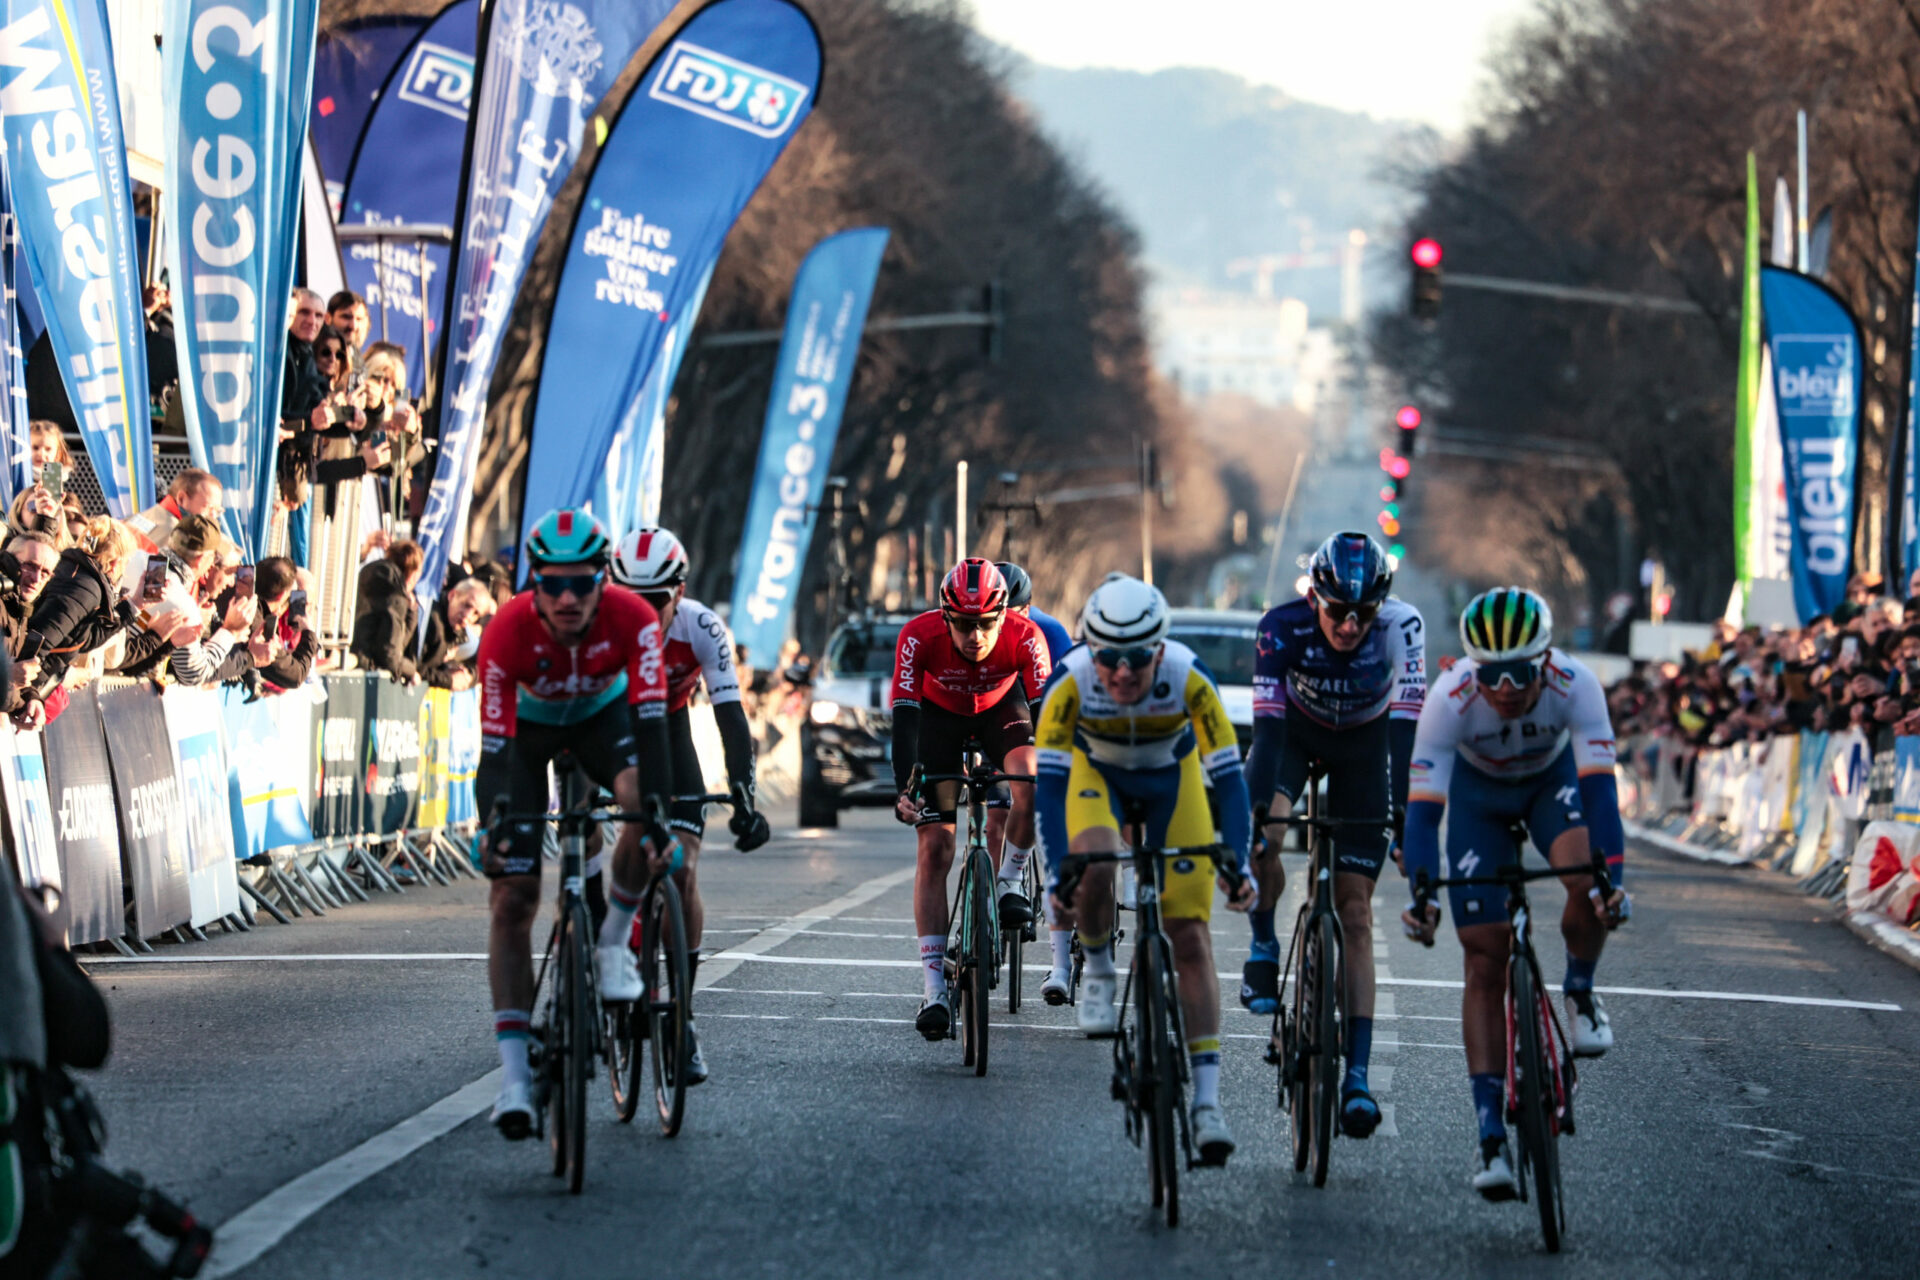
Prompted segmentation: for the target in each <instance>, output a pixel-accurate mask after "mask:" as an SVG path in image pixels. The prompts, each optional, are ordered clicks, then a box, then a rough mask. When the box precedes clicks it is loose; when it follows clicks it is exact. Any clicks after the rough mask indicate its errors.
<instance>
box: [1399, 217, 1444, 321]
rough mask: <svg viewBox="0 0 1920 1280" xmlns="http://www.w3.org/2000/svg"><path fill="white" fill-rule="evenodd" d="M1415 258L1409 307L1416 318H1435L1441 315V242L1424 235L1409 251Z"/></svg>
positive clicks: (1409, 254)
mask: <svg viewBox="0 0 1920 1280" xmlns="http://www.w3.org/2000/svg"><path fill="white" fill-rule="evenodd" d="M1407 256H1408V257H1410V258H1412V259H1413V291H1412V295H1411V298H1410V302H1409V309H1410V310H1411V311H1412V312H1413V318H1414V319H1416V320H1433V319H1436V318H1438V317H1439V315H1440V259H1441V257H1442V256H1443V255H1442V253H1441V250H1440V242H1439V241H1438V240H1435V239H1434V238H1433V237H1431V236H1422V237H1420V238H1419V239H1418V240H1415V241H1414V242H1413V247H1412V248H1411V249H1409V250H1408V251H1407Z"/></svg>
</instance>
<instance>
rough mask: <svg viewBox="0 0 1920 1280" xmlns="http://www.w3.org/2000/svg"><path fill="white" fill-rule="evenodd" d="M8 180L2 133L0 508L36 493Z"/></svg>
mask: <svg viewBox="0 0 1920 1280" xmlns="http://www.w3.org/2000/svg"><path fill="white" fill-rule="evenodd" d="M10 185H11V184H10V183H9V182H8V180H7V139H6V134H5V132H4V131H0V502H5V503H8V504H9V505H11V503H12V502H13V498H14V495H15V494H18V493H25V492H26V491H27V490H28V489H31V488H32V487H33V475H32V471H33V456H32V450H33V440H32V437H31V436H30V435H29V433H28V430H27V423H28V421H29V420H30V418H31V416H32V415H30V414H29V413H28V412H27V365H26V360H27V357H26V351H27V344H26V343H25V342H23V341H22V340H21V335H20V311H19V295H18V292H17V290H16V281H15V278H14V260H15V255H16V253H17V252H18V249H19V244H20V238H19V236H18V234H17V233H16V229H15V226H14V221H13V193H12V191H11V190H10V189H9V188H10Z"/></svg>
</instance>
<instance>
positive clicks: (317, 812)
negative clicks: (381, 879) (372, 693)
mask: <svg viewBox="0 0 1920 1280" xmlns="http://www.w3.org/2000/svg"><path fill="white" fill-rule="evenodd" d="M323 683H324V684H325V686H326V691H327V699H326V702H325V703H323V704H322V705H321V706H320V707H319V709H318V712H317V714H316V715H315V717H314V725H315V727H314V751H313V772H314V776H315V785H314V793H315V794H314V801H313V837H314V839H316V840H344V839H348V838H351V837H353V836H357V835H359V834H360V831H361V827H360V815H361V812H362V808H363V801H364V799H365V795H366V793H365V790H364V788H363V785H362V782H361V772H360V769H361V766H360V762H361V759H362V758H363V757H362V750H363V745H362V744H363V743H364V742H365V740H366V736H367V718H368V717H367V711H368V707H367V703H368V692H369V690H368V684H367V680H366V677H365V676H355V675H347V676H328V677H327V678H326V679H325V681H323Z"/></svg>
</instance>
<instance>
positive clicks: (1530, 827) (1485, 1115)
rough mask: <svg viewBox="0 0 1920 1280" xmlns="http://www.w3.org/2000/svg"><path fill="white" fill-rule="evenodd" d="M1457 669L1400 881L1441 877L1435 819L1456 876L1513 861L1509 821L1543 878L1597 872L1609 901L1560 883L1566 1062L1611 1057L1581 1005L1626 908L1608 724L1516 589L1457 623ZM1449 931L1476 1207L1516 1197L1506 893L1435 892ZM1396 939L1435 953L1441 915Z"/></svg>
mask: <svg viewBox="0 0 1920 1280" xmlns="http://www.w3.org/2000/svg"><path fill="white" fill-rule="evenodd" d="M1460 641H1461V644H1462V645H1463V646H1464V647H1465V648H1466V651H1467V657H1466V658H1465V660H1463V661H1461V662H1458V663H1455V664H1454V666H1453V669H1452V670H1451V671H1449V672H1447V674H1446V675H1445V676H1444V677H1442V678H1441V679H1440V680H1439V681H1437V682H1436V683H1435V684H1434V687H1433V692H1432V693H1431V694H1429V695H1428V697H1427V704H1426V708H1425V709H1424V710H1423V711H1421V713H1420V731H1419V734H1418V736H1417V737H1416V738H1415V741H1414V749H1413V774H1412V794H1411V798H1410V800H1409V802H1408V805H1407V826H1406V844H1405V851H1404V852H1405V858H1406V872H1407V878H1408V879H1409V880H1411V881H1412V882H1413V883H1415V884H1416V885H1417V884H1418V883H1419V882H1420V879H1421V878H1422V877H1426V878H1429V879H1432V878H1434V877H1436V876H1437V875H1438V873H1439V866H1440V818H1441V815H1442V814H1443V813H1444V814H1445V815H1446V817H1447V865H1448V867H1449V868H1450V869H1451V872H1452V874H1453V875H1457V876H1486V875H1491V874H1493V872H1494V871H1496V870H1497V869H1498V868H1499V867H1501V866H1503V865H1506V864H1509V863H1511V862H1512V861H1513V860H1514V859H1516V858H1518V857H1519V856H1520V853H1519V850H1518V849H1517V848H1516V847H1515V845H1514V838H1513V834H1512V828H1513V824H1514V823H1515V822H1516V821H1518V822H1521V823H1523V824H1524V825H1525V827H1526V830H1527V834H1528V836H1529V837H1530V838H1531V839H1532V841H1533V843H1534V845H1535V846H1536V847H1538V848H1540V849H1543V850H1545V851H1546V855H1547V860H1548V861H1549V862H1551V863H1552V864H1553V865H1554V866H1556V867H1573V868H1585V867H1590V866H1591V865H1592V860H1593V853H1592V851H1593V850H1595V849H1598V850H1599V851H1600V852H1601V853H1602V854H1603V855H1605V857H1606V860H1607V871H1608V878H1609V879H1610V880H1611V881H1612V882H1613V895H1612V897H1610V898H1609V899H1608V900H1607V901H1605V902H1601V901H1600V900H1599V894H1598V891H1597V887H1596V885H1595V884H1594V880H1593V877H1591V876H1581V875H1569V876H1565V877H1563V879H1564V882H1565V884H1566V886H1567V905H1566V909H1565V910H1564V911H1563V912H1562V913H1561V916H1560V933H1561V936H1562V937H1563V938H1564V939H1565V940H1566V946H1567V968H1566V978H1565V980H1564V981H1563V982H1562V983H1561V989H1562V991H1563V992H1564V993H1565V995H1566V1002H1567V1022H1568V1024H1569V1029H1570V1030H1571V1032H1572V1038H1573V1052H1574V1055H1575V1056H1576V1057H1583V1058H1597V1057H1599V1056H1600V1055H1601V1054H1603V1053H1605V1052H1606V1051H1607V1050H1608V1049H1609V1048H1611V1047H1612V1046H1613V1028H1612V1026H1611V1025H1610V1024H1609V1023H1608V1021H1607V1011H1606V1008H1605V1007H1604V1006H1603V1005H1602V1004H1601V1002H1600V997H1599V996H1597V995H1595V994H1594V990H1593V971H1594V967H1595V966H1596V965H1598V964H1599V962H1600V952H1601V949H1602V948H1603V947H1604V946H1605V945H1606V941H1607V930H1608V929H1610V928H1612V927H1613V926H1614V925H1616V924H1618V923H1619V922H1620V921H1621V920H1624V919H1625V918H1626V915H1627V911H1628V905H1629V904H1628V902H1627V897H1626V894H1625V892H1624V891H1623V890H1622V889H1621V888H1620V876H1621V873H1622V870H1623V866H1622V863H1623V859H1624V853H1625V843H1626V841H1625V835H1624V833H1623V831H1622V830H1621V826H1620V804H1619V796H1618V793H1617V791H1616V790H1615V783H1614V777H1613V759H1614V741H1613V722H1612V719H1611V717H1610V716H1609V715H1608V713H1607V699H1606V694H1605V692H1604V691H1603V690H1602V689H1601V687H1600V681H1599V680H1598V679H1597V678H1596V677H1595V676H1594V674H1593V672H1591V671H1589V670H1588V669H1587V668H1586V667H1584V666H1582V665H1581V664H1580V663H1579V662H1577V661H1575V660H1574V659H1573V658H1570V657H1568V656H1567V655H1566V654H1564V653H1562V652H1560V651H1559V650H1558V649H1555V648H1553V647H1552V644H1553V615H1552V613H1551V612H1550V611H1549V610H1548V609H1547V603H1546V601H1544V600H1542V599H1541V598H1540V597H1539V596H1538V595H1536V594H1534V593H1533V592H1531V591H1528V590H1526V589H1525V588H1523V587H1499V588H1496V589H1495V590H1492V591H1487V592H1483V593H1482V594H1480V595H1478V596H1475V597H1474V598H1473V600H1471V601H1470V602H1469V603H1468V604H1467V608H1466V611H1465V612H1464V613H1462V614H1461V615H1460ZM1447 895H1448V899H1449V905H1450V906H1451V908H1452V914H1453V926H1454V929H1455V931H1456V932H1457V933H1458V934H1459V936H1460V948H1461V950H1462V951H1463V952H1465V953H1466V994H1465V996H1464V997H1463V999H1462V1000H1461V1007H1460V1020H1461V1031H1462V1039H1463V1040H1465V1042H1466V1047H1467V1072H1468V1075H1469V1077H1470V1079H1471V1081H1472V1085H1473V1102H1474V1110H1475V1112H1476V1113H1477V1115H1478V1117H1479V1121H1480V1158H1479V1164H1478V1167H1477V1168H1476V1169H1475V1170H1474V1177H1473V1185H1474V1189H1475V1190H1477V1191H1478V1192H1480V1194H1481V1195H1483V1196H1485V1197H1486V1198H1487V1199H1489V1200H1510V1199H1512V1198H1513V1197H1514V1196H1515V1195H1517V1194H1518V1186H1517V1184H1516V1181H1515V1178H1514V1173H1513V1161H1512V1159H1511V1158H1510V1157H1509V1156H1508V1153H1507V1126H1506V1119H1505V1116H1504V1114H1503V1113H1504V1111H1505V1098H1504V1092H1505V1086H1506V994H1507V974H1506V968H1507V953H1508V947H1509V946H1510V943H1511V935H1510V932H1509V930H1508V928H1507V893H1506V890H1505V889H1504V888H1502V887H1501V886H1499V885H1485V886H1482V885H1468V886H1462V887H1458V888H1453V887H1450V888H1449V889H1448V890H1447ZM1401 919H1402V922H1403V923H1404V924H1405V925H1406V928H1407V933H1408V936H1410V937H1413V938H1416V939H1418V940H1419V941H1421V942H1428V943H1430V942H1432V941H1433V931H1434V928H1435V926H1436V925H1437V924H1438V923H1439V919H1440V908H1439V907H1438V906H1437V905H1435V904H1433V903H1428V904H1427V912H1426V918H1425V919H1416V918H1415V916H1414V912H1413V909H1412V908H1409V909H1408V910H1407V912H1406V913H1405V914H1404V915H1403V916H1402V917H1401Z"/></svg>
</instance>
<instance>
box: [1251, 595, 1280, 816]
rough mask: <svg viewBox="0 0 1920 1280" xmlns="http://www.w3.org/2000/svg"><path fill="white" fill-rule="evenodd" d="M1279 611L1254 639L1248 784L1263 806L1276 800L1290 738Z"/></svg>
mask: <svg viewBox="0 0 1920 1280" xmlns="http://www.w3.org/2000/svg"><path fill="white" fill-rule="evenodd" d="M1278 614H1279V610H1277V609H1275V610H1270V611H1269V612H1268V613H1267V616H1266V617H1264V618H1262V619H1260V628H1259V631H1258V632H1257V633H1256V634H1255V636H1254V640H1253V745H1252V747H1250V748H1249V749H1248V751H1247V765H1246V787H1247V791H1248V793H1249V795H1250V796H1251V798H1252V802H1253V803H1254V804H1257V805H1262V806H1265V805H1269V804H1272V803H1273V789H1274V786H1275V785H1276V784H1277V783H1278V781H1279V777H1280V753H1281V751H1282V749H1283V748H1284V747H1285V746H1286V740H1287V654H1286V649H1285V647H1284V646H1283V645H1282V644H1281V643H1280V636H1279V629H1280V628H1279V621H1278Z"/></svg>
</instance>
